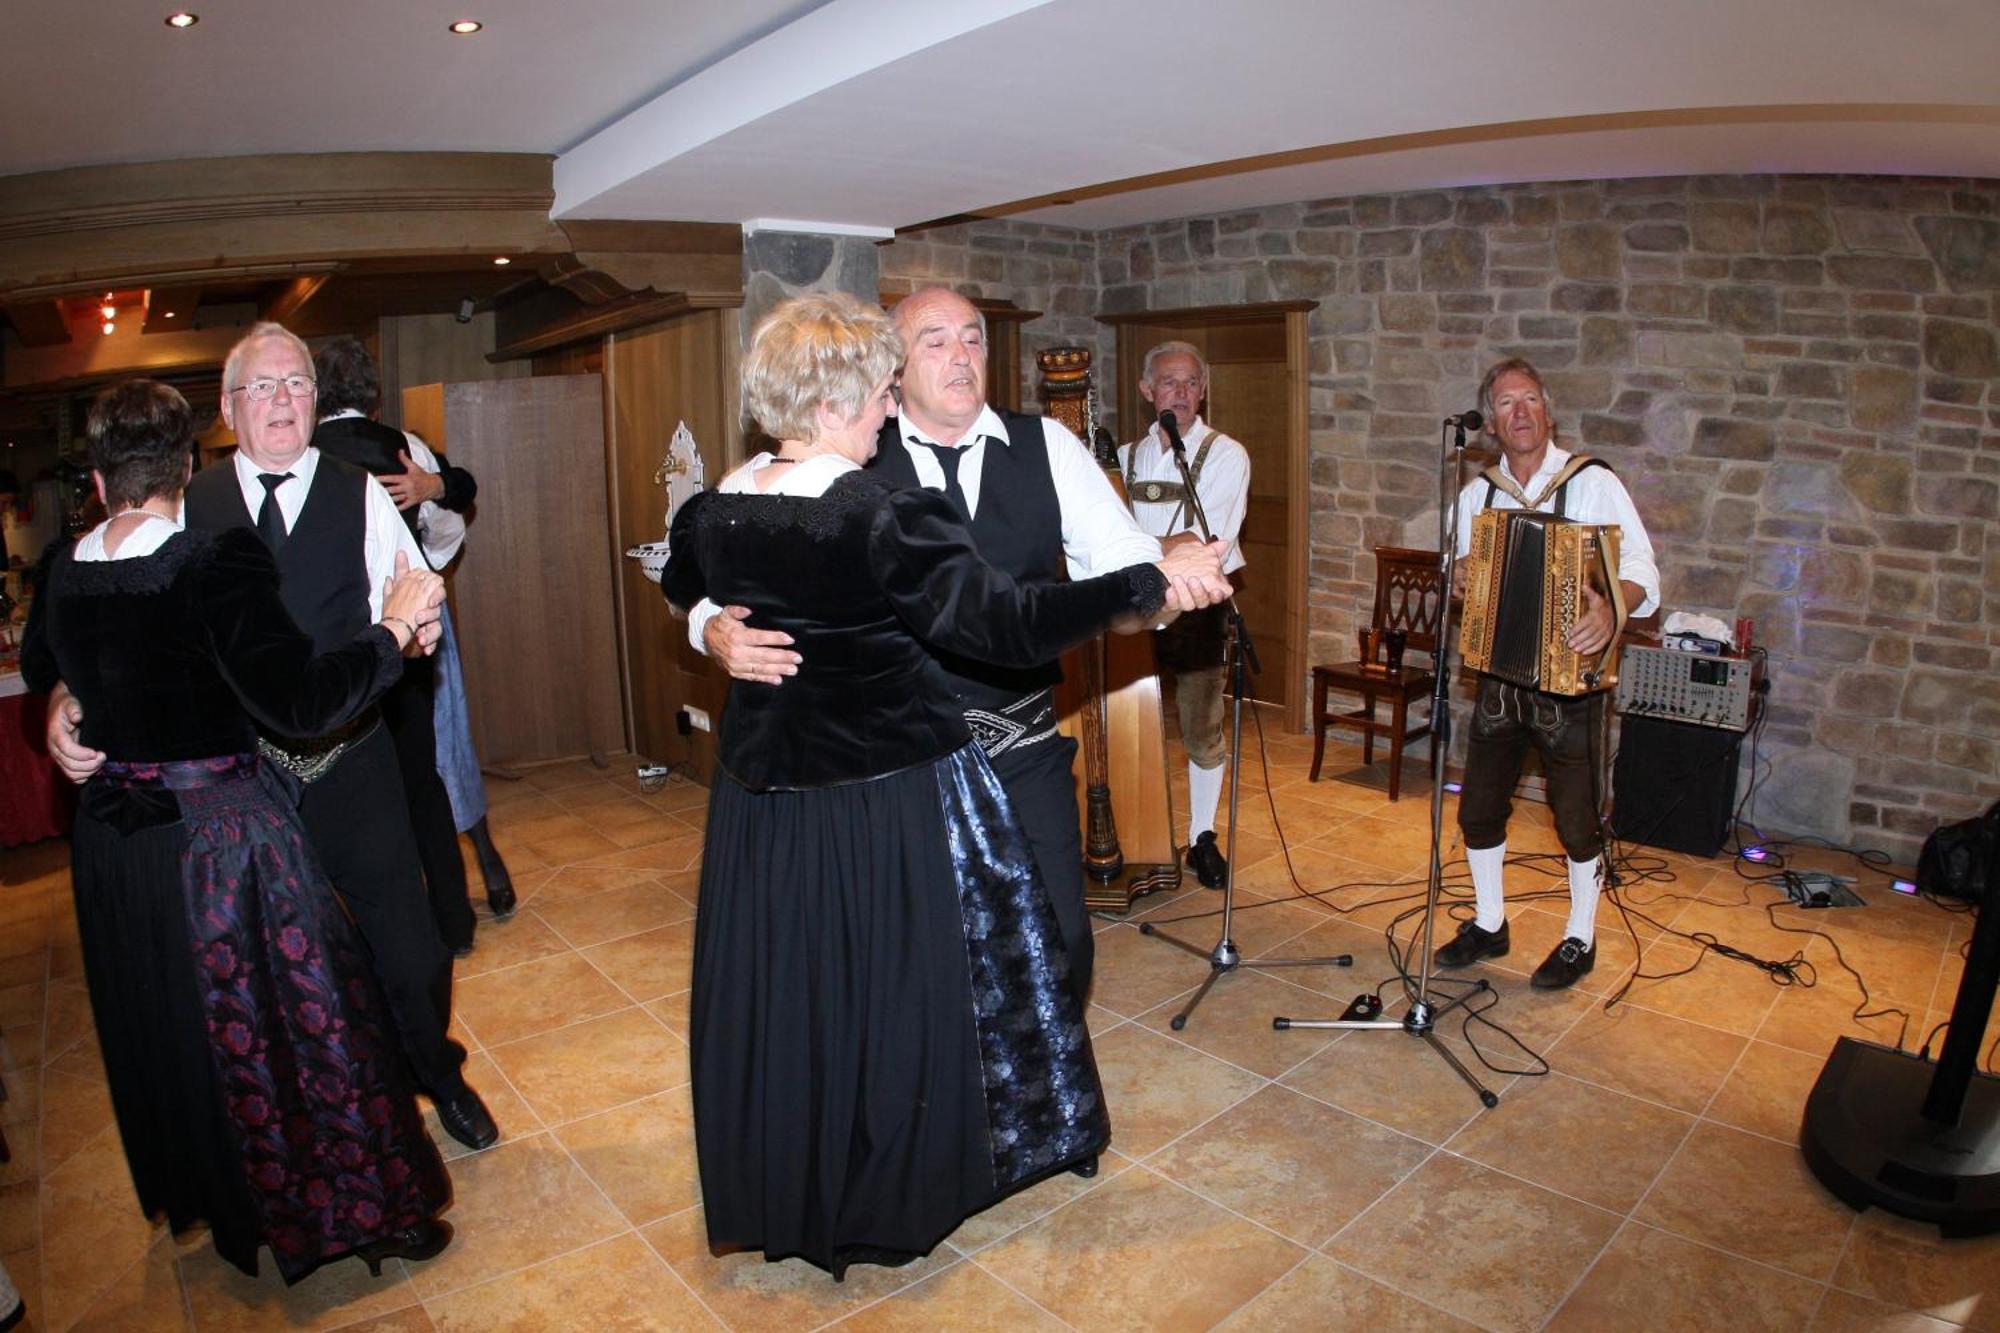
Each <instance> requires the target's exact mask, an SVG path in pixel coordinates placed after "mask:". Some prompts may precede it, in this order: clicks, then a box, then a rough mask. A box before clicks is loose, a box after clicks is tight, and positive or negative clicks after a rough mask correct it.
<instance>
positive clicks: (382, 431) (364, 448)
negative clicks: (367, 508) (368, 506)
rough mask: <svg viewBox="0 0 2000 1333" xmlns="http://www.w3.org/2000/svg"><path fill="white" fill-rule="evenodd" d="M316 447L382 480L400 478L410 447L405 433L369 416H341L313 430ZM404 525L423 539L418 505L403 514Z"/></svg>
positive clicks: (321, 423) (411, 533)
mask: <svg viewBox="0 0 2000 1333" xmlns="http://www.w3.org/2000/svg"><path fill="white" fill-rule="evenodd" d="M312 442H313V448H315V449H318V450H319V451H320V452H321V453H323V454H331V455H333V456H334V457H335V458H338V459H339V460H340V461H341V462H343V463H352V464H354V466H356V467H358V468H362V469H365V470H366V471H368V472H371V473H373V474H374V475H375V476H378V477H388V476H396V475H400V474H401V473H402V472H403V470H404V469H403V460H402V459H401V458H399V457H398V456H397V455H399V454H400V453H401V452H402V451H403V450H405V449H407V448H409V447H410V442H409V441H408V440H406V439H404V438H403V432H401V431H399V430H397V429H396V428H395V427H394V426H385V425H383V424H382V423H381V422H379V421H370V420H369V419H368V418H367V417H338V418H336V419H334V420H332V421H322V422H320V423H319V425H317V426H315V427H313V438H312ZM401 513H402V515H403V523H404V525H405V526H406V527H408V528H409V530H410V535H411V536H412V537H420V536H421V534H419V533H418V532H417V506H415V505H411V506H410V507H409V508H408V509H405V510H402V511H401Z"/></svg>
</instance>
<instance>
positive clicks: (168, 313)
mask: <svg viewBox="0 0 2000 1333" xmlns="http://www.w3.org/2000/svg"><path fill="white" fill-rule="evenodd" d="M165 317H166V318H167V319H172V318H173V317H174V312H173V311H171V310H169V311H168V312H167V313H166V316H165Z"/></svg>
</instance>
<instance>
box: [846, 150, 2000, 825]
mask: <svg viewBox="0 0 2000 1333" xmlns="http://www.w3.org/2000/svg"><path fill="white" fill-rule="evenodd" d="M949 230H951V231H953V232H959V233H964V234H963V235H962V236H959V237H954V238H950V241H949V243H947V241H946V240H945V239H944V238H942V237H941V234H940V233H926V234H925V235H924V237H921V238H919V240H918V242H917V243H918V244H920V245H922V246H924V247H925V253H924V259H923V262H922V264H921V265H911V266H910V268H911V269H912V270H914V269H915V268H918V267H921V268H922V269H923V272H924V276H926V277H936V278H937V279H938V280H941V281H946V282H951V283H954V284H957V285H961V286H965V287H968V288H971V287H973V286H978V287H980V288H981V289H982V290H983V291H984V292H985V293H986V294H996V295H1004V294H1011V293H1012V291H1014V290H1019V291H1023V292H1033V293H1035V297H1034V304H1035V305H1036V306H1037V307H1038V308H1043V309H1048V310H1051V311H1056V312H1059V313H1060V316H1061V319H1062V324H1061V327H1060V332H1059V333H1058V332H1057V331H1056V330H1055V329H1053V328H1051V329H1048V330H1045V329H1044V328H1043V327H1042V326H1039V325H1031V326H1029V329H1028V333H1029V336H1030V341H1033V340H1035V339H1037V338H1041V337H1043V336H1044V334H1045V333H1048V334H1053V335H1054V339H1055V340H1076V341H1082V340H1085V339H1086V338H1087V337H1088V336H1089V334H1088V331H1087V330H1086V329H1085V328H1084V326H1085V325H1087V324H1088V323H1089V319H1088V316H1089V315H1090V314H1093V313H1098V312H1117V311H1123V310H1134V309H1144V308H1149V307H1150V308H1166V307H1175V306H1187V305H1204V304H1221V303H1234V302H1246V301H1266V300H1276V299H1287V298H1300V297H1303V298H1309V299H1312V300H1314V301H1316V302H1317V303H1318V306H1317V309H1316V310H1315V311H1314V313H1313V316H1312V321H1311V333H1312V338H1311V363H1312V364H1311V431H1312V443H1311V447H1312V459H1311V477H1312V487H1313V530H1312V550H1311V574H1310V579H1311V588H1310V599H1311V604H1312V643H1313V658H1314V660H1330V659H1331V658H1332V657H1333V656H1334V655H1335V654H1337V653H1339V652H1340V650H1341V648H1342V647H1343V646H1345V645H1350V644H1351V643H1352V634H1351V630H1352V626H1353V624H1354V621H1355V618H1356V613H1357V610H1358V609H1359V608H1361V607H1362V606H1364V605H1365V602H1366V599H1367V597H1368V595H1369V591H1370V589H1371V588H1372V584H1373V577H1374V571H1373V560H1372V557H1371V556H1370V555H1369V551H1370V549H1371V548H1372V547H1373V546H1374V545H1376V544H1378V543H1396V544H1407V545H1422V546H1428V545H1431V544H1433V542H1434V539H1435V532H1436V502H1435V489H1436V486H1435V475H1436V460H1437V455H1438V423H1439V420H1440V418H1441V417H1443V416H1445V415H1447V414H1449V413H1452V412H1456V411H1460V410H1463V409H1464V408H1467V407H1470V406H1473V394H1474V391H1475V389H1476V387H1477V384H1478V378H1479V375H1480V374H1481V372H1482V371H1483V369H1484V367H1485V366H1486V365H1487V364H1489V363H1490V362H1491V361H1493V360H1494V359H1496V358H1498V357H1502V356H1510V355H1522V356H1527V357H1529V358H1531V359H1533V360H1534V361H1535V362H1536V363H1537V364H1538V365H1539V366H1540V367H1542V369H1543V370H1544V371H1545V372H1546V374H1547V376H1548V378H1549V381H1550V386H1551V389H1552V393H1553V396H1554V398H1555V402H1556V408H1557V412H1556V415H1557V420H1558V425H1559V430H1560V433H1561V437H1562V439H1563V441H1564V443H1565V444H1566V446H1568V447H1572V448H1575V447H1578V446H1579V445H1580V446H1581V447H1582V448H1585V449H1587V450H1589V451H1590V452H1592V453H1595V454H1599V455H1601V456H1603V457H1604V458H1606V459H1607V460H1608V461H1610V462H1611V463H1612V465H1613V466H1614V467H1616V468H1617V469H1618V471H1619V474H1620V475H1621V476H1622V477H1623V478H1624V479H1625V481H1626V484H1627V485H1628V486H1629V487H1630V488H1631V489H1632V491H1633V493H1634V496H1635V498H1636V499H1637V502H1638V506H1639V509H1640V512H1641V514H1642V515H1644V517H1645V518H1646V521H1647V525H1648V527H1649V529H1650V531H1651V533H1652V536H1653V540H1654V543H1655V545H1656V547H1657V548H1658V551H1659V555H1660V563H1661V567H1662V571H1663V575H1664V580H1665V602H1666V606H1667V608H1668V609H1687V610H1700V611H1707V612H1711V613H1714V614H1717V615H1721V616H1722V617H1724V618H1725V619H1729V618H1733V617H1734V616H1736V615H1739V614H1740V615H1746V616H1750V617H1753V618H1755V619H1756V621H1757V626H1758V628H1757V639H1758V641H1759V642H1760V643H1761V644H1763V645H1764V646H1766V647H1767V648H1768V649H1769V651H1770V664H1771V674H1772V688H1771V694H1770V697H1769V703H1770V717H1769V722H1768V725H1767V727H1766V729H1765V732H1764V736H1763V746H1762V756H1763V758H1764V759H1766V760H1767V761H1768V765H1769V768H1768V773H1767V774H1766V775H1765V776H1764V778H1763V779H1762V781H1761V782H1760V784H1759V786H1758V789H1757V790H1758V795H1757V800H1756V803H1755V805H1754V806H1753V809H1752V815H1753V817H1754V818H1756V819H1757V820H1758V821H1759V822H1760V823H1762V824H1763V825H1765V826H1766V827H1767V828H1773V829H1782V830H1786V831H1789V832H1809V833H1818V834H1822V835H1824V836H1828V837H1831V838H1835V839H1838V840H1843V841H1850V840H1851V841H1853V842H1856V843H1864V844H1869V845H1874V846H1880V847H1883V848H1885V849H1887V850H1889V851H1891V852H1892V853H1894V854H1896V855H1897V856H1898V857H1903V858H1908V857H1913V856H1914V853H1915V849H1916V847H1917V844H1918V843H1919V842H1920V841H1921V838H1922V836H1923V835H1924V834H1925V833H1927V832H1928V831H1929V830H1930V829H1931V828H1933V827H1934V826H1935V825H1936V824H1937V823H1938V822H1939V821H1940V820H1943V819H1949V818H1957V817H1961V816H1963V815H1965V814H1969V813H1972V812H1974V811H1976V810H1978V809H1983V808H1984V806H1985V805H1987V804H1990V803H1991V802H1992V801H1993V800H1994V799H1995V798H1996V797H2000V772H1996V759H2000V675H1996V672H1995V669H1994V668H1995V666H1996V662H1995V648H1996V645H2000V629H1996V624H2000V617H1996V610H2000V535H1996V534H2000V523H1996V517H1997V516H2000V514H1997V513H1996V497H2000V341H1996V328H2000V309H1996V305H2000V183H1996V182H1992V181H1937V180H1896V179H1885V178H1821V177H1784V178H1767V177H1748V178H1743V177H1721V178H1715V177H1703V178H1692V179H1680V178H1675V179H1659V180H1637V181H1612V182H1592V183H1573V182H1572V183H1559V184H1546V185H1523V186H1501V187H1489V188H1475V189H1466V190H1451V191H1426V192H1421V193H1409V194H1399V195H1382V196H1369V197H1365V198H1353V199H1331V200H1320V201H1313V202H1309V203H1294V204H1285V205H1279V206H1275V207H1270V208H1263V209H1258V210H1251V211H1245V212H1241V213H1233V214H1228V215H1223V216H1216V217H1203V218H1190V219H1182V220H1177V221H1172V222H1164V223H1157V224H1152V225H1148V226H1142V227H1130V228H1121V229H1117V230H1113V231H1106V232H1102V233H1098V234H1096V235H1095V236H1086V235H1085V234H1082V233H1075V232H1062V231H1058V230H1057V229H1052V228H1044V227H1036V228H1030V227H1025V226H1010V225H1009V224H1006V223H977V224H972V225H971V227H969V228H954V229H949ZM1057 238H1060V239H1059V243H1060V244H1062V245H1064V246H1066V247H1073V248H1085V247H1086V244H1087V243H1094V246H1095V272H1094V273H1093V274H1091V275H1089V277H1088V278H1087V279H1086V280H1085V281H1084V282H1083V283H1082V284H1081V289H1080V290H1076V291H1071V290H1068V289H1066V288H1065V287H1063V286H1062V282H1063V279H1061V278H1059V277H1058V276H1057V275H1056V273H1055V270H1054V267H1053V266H1051V268H1050V270H1049V272H1048V275H1047V278H1046V283H1047V284H1049V285H1043V282H1042V281H1039V280H1040V279H1041V278H1042V271H1041V270H1039V269H1035V270H1030V269H1028V268H1026V267H1018V268H1010V264H1016V263H1018V261H1019V260H1021V259H1025V258H1026V257H1027V256H1029V255H1031V254H1032V253H1033V250H1032V245H1033V243H1034V242H1035V241H1037V240H1039V241H1042V242H1043V243H1045V244H1056V243H1058V239H1057ZM1010 241H1012V242H1018V243H1019V244H1018V245H1017V246H1015V247H1013V248H1010V247H1009V246H1008V245H1007V244H1006V243H1007V242H1010ZM906 244H909V243H908V242H898V243H897V244H896V245H894V246H891V247H887V248H886V249H885V252H884V260H883V272H884V274H885V275H888V274H891V273H895V274H897V275H899V276H901V275H903V274H904V273H905V271H906V266H905V264H904V263H903V261H901V260H899V259H897V258H896V256H897V254H898V252H900V251H902V250H903V248H904V246H905V245H906ZM982 256H984V257H985V259H984V262H982ZM975 264H977V265H978V268H977V272H975V271H974V265H975ZM1044 293H1045V294H1044ZM1017 299H1018V298H1017ZM1026 303H1027V302H1024V304H1026ZM1046 323H1048V321H1044V324H1046ZM1098 345H1099V346H1100V347H1103V348H1104V349H1105V353H1104V361H1105V363H1106V364H1108V363H1109V343H1108V340H1103V339H1100V340H1099V344H1098ZM1030 382H1032V380H1031V381H1030Z"/></svg>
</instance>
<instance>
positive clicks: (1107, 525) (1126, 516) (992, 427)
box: [688, 407, 1160, 653]
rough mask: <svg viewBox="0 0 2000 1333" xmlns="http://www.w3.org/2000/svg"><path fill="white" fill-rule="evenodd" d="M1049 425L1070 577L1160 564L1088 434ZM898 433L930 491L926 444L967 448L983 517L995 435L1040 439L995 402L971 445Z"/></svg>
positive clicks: (693, 626) (699, 608)
mask: <svg viewBox="0 0 2000 1333" xmlns="http://www.w3.org/2000/svg"><path fill="white" fill-rule="evenodd" d="M1041 426H1042V432H1043V439H1044V440H1045V441H1046V447H1047V449H1048V458H1049V475H1050V477H1051V478H1053V480H1054V482H1055V491H1056V506H1057V509H1058V511H1059V514H1058V517H1059V519H1060V522H1061V526H1062V543H1063V557H1064V559H1065V561H1066V562H1067V563H1068V565H1069V575H1070V577H1071V578H1073V579H1083V578H1091V577H1094V576H1095V575H1098V574H1108V573H1110V572H1111V571H1112V570H1114V569H1124V568H1125V567H1126V566H1128V565H1149V564H1153V563H1156V562H1157V561H1158V560H1159V559H1160V543H1159V540H1158V539H1157V538H1155V537H1150V536H1148V535H1146V533H1145V531H1144V530H1143V529H1141V528H1140V527H1139V525H1138V523H1137V522H1136V521H1134V519H1133V518H1132V511H1131V510H1129V509H1127V508H1126V507H1125V505H1124V502H1123V501H1121V500H1120V499H1119V498H1118V492H1117V491H1115V490H1113V489H1112V487H1111V482H1110V479H1109V478H1107V477H1106V476H1105V475H1104V469H1103V468H1101V467H1099V466H1098V465H1097V460H1096V459H1094V458H1092V457H1091V456H1090V451H1089V450H1088V449H1086V448H1084V447H1083V441H1081V440H1079V439H1077V438H1076V436H1075V434H1073V433H1072V432H1071V431H1070V429H1069V427H1067V426H1065V425H1063V424H1062V423H1061V422H1059V421H1056V420H1054V419H1053V418H1048V417H1044V418H1043V419H1042V422H1041ZM896 433H897V438H898V439H899V440H901V441H902V445H903V448H904V450H906V451H907V452H908V453H909V455H910V462H911V463H912V464H913V465H914V466H915V468H916V471H917V481H918V482H919V483H921V484H922V486H923V487H924V489H925V490H931V491H942V490H944V489H946V487H945V482H944V466H943V465H942V464H940V463H939V462H938V460H937V456H936V455H935V454H933V453H931V451H930V450H929V449H926V448H924V443H925V442H927V441H928V442H930V443H935V444H953V445H958V447H960V448H962V449H964V450H965V453H964V454H963V455H962V456H961V457H960V458H959V460H958V485H959V489H960V490H961V491H963V492H964V493H965V508H966V512H967V514H969V515H975V516H976V515H977V514H978V513H979V484H980V472H981V470H982V468H983V466H984V463H985V460H986V446H987V442H988V441H989V440H990V441H997V442H998V443H999V446H1000V447H1001V448H1013V449H1019V448H1028V449H1032V448H1034V447H1035V445H1034V442H1033V441H1032V440H1031V441H1028V442H1027V443H1025V444H1016V443H1014V442H1013V441H1011V440H1009V439H1008V437H1007V428H1006V427H1005V426H1004V425H1003V424H1001V421H1000V414H999V413H998V412H995V411H994V410H993V409H992V408H990V407H987V408H982V409H980V413H979V416H978V418H977V419H976V420H974V421H973V423H972V428H971V429H970V430H968V431H967V432H966V433H965V434H964V436H962V437H961V438H962V439H963V440H964V441H965V443H964V444H959V441H957V440H935V441H931V440H929V437H928V436H926V435H925V434H924V433H923V432H922V431H920V430H918V429H917V428H916V427H915V426H914V425H913V424H911V422H910V419H909V418H908V417H903V416H899V417H897V418H896ZM720 609H721V608H720V607H718V606H716V605H715V603H713V602H710V601H707V600H705V599H704V600H703V601H702V602H700V603H699V604H697V605H696V606H695V608H694V609H693V610H692V611H690V612H689V613H688V642H689V643H691V644H693V645H694V647H695V650H696V651H697V652H702V653H706V652H707V651H708V646H707V645H706V644H704V643H703V642H702V631H703V630H705V629H707V628H708V622H709V621H710V620H711V619H712V618H714V616H715V614H716V612H717V611H719V610H720Z"/></svg>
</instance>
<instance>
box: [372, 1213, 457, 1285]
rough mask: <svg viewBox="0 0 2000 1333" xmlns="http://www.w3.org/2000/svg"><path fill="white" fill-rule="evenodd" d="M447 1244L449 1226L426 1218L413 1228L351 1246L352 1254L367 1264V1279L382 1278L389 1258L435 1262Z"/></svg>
mask: <svg viewBox="0 0 2000 1333" xmlns="http://www.w3.org/2000/svg"><path fill="white" fill-rule="evenodd" d="M449 1244H451V1223H449V1222H440V1221H439V1220H438V1219H437V1218H435V1217H433V1218H428V1219H426V1220H425V1221H422V1222H418V1223H417V1224H416V1225H414V1226H407V1227H404V1228H403V1229H402V1230H401V1231H392V1232H390V1233H389V1234H388V1235H386V1236H384V1237H382V1239H380V1240H371V1241H369V1242H368V1243H367V1244H366V1245H357V1246H355V1247H354V1253H355V1256H356V1257H357V1258H359V1259H360V1260H361V1262H362V1263H364V1264H367V1265H368V1275H369V1276H370V1277H381V1276H382V1265H383V1264H384V1263H385V1262H387V1261H388V1260H390V1259H435V1258H437V1257H438V1256H439V1255H440V1254H443V1253H444V1247H445V1246H447V1245H449Z"/></svg>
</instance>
